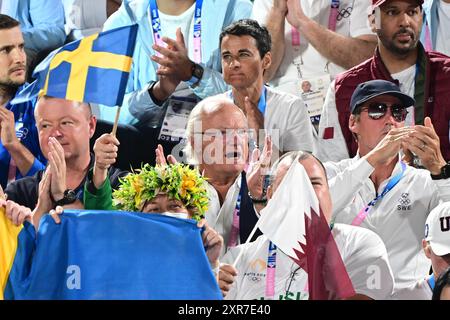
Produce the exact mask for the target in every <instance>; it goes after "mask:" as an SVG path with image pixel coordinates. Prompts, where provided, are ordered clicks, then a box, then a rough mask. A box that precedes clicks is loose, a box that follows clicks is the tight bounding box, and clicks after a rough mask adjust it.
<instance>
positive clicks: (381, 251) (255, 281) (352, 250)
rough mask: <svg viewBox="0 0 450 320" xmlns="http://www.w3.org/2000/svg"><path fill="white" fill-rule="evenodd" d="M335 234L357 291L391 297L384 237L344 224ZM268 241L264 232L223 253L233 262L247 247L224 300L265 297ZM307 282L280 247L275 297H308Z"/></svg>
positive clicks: (390, 274)
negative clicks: (251, 240)
mask: <svg viewBox="0 0 450 320" xmlns="http://www.w3.org/2000/svg"><path fill="white" fill-rule="evenodd" d="M332 234H333V236H334V239H335V241H336V245H337V247H338V250H339V252H340V254H341V257H342V261H343V262H344V265H345V268H346V269H347V273H348V275H349V277H350V280H351V281H352V284H353V287H354V289H355V292H356V293H357V294H363V295H366V296H369V297H371V298H372V299H376V300H379V299H386V298H388V297H389V296H390V295H391V294H392V290H393V288H394V278H393V275H392V271H391V268H390V266H389V263H388V258H387V252H386V248H385V246H384V244H383V242H382V241H381V239H380V238H379V237H378V236H377V235H376V234H375V233H373V232H371V231H369V230H367V229H363V228H357V227H353V226H348V225H342V224H335V225H334V228H333V231H332ZM269 242H270V241H269V240H268V239H267V238H266V237H265V236H264V235H262V236H260V237H259V238H258V239H257V240H256V241H254V242H252V243H249V244H247V245H241V246H238V247H235V248H233V249H231V250H230V251H229V252H228V253H227V254H226V255H225V256H224V258H223V259H222V260H221V261H222V262H225V263H229V264H232V263H233V262H234V260H235V259H236V257H237V256H238V254H239V252H240V250H245V251H244V253H243V255H242V257H241V259H240V260H239V262H238V264H237V266H236V268H237V270H238V275H237V276H236V278H235V282H234V283H233V285H232V287H231V289H230V291H229V293H228V294H227V296H226V297H225V299H227V300H239V299H243V300H251V299H257V300H263V299H265V296H264V295H265V289H266V268H267V255H268V247H269ZM307 283H308V275H307V274H306V273H305V271H303V269H300V268H299V266H298V265H297V264H296V263H294V262H293V260H292V259H291V258H289V257H288V256H287V255H285V254H284V253H282V252H281V251H280V250H277V256H276V270H275V297H274V299H275V300H307V299H308V297H309V294H308V287H307Z"/></svg>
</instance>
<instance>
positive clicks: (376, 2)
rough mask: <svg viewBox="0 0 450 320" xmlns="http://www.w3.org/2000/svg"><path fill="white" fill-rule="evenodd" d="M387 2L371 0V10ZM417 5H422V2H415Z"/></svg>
mask: <svg viewBox="0 0 450 320" xmlns="http://www.w3.org/2000/svg"><path fill="white" fill-rule="evenodd" d="M385 2H387V0H372V9H374V8H376V7H379V6H381V5H382V4H383V3H385ZM417 3H418V4H419V5H422V4H423V0H417Z"/></svg>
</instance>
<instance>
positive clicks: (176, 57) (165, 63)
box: [151, 28, 193, 81]
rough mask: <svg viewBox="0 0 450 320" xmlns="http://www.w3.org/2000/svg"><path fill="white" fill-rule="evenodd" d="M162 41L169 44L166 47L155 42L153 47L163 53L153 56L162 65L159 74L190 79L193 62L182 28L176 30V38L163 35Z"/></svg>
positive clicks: (179, 78) (180, 79) (181, 79)
mask: <svg viewBox="0 0 450 320" xmlns="http://www.w3.org/2000/svg"><path fill="white" fill-rule="evenodd" d="M162 41H164V42H165V43H166V44H167V47H166V48H164V47H162V46H159V45H157V44H154V45H153V47H152V48H153V49H154V50H155V51H157V52H158V53H159V54H160V55H161V56H157V55H153V56H152V57H151V59H152V60H153V61H155V62H156V63H158V64H159V65H160V66H161V68H159V69H158V71H157V72H156V73H157V74H158V76H167V77H172V78H174V79H177V80H179V81H187V80H189V79H190V78H191V77H192V66H193V62H192V61H191V60H190V59H189V56H188V50H187V48H186V45H185V44H184V36H183V33H182V32H181V29H180V28H178V29H177V31H176V40H173V39H170V38H167V37H163V38H162Z"/></svg>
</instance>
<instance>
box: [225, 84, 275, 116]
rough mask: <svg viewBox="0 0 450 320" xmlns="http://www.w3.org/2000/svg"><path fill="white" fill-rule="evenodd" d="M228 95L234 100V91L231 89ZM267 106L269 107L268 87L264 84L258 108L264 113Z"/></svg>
mask: <svg viewBox="0 0 450 320" xmlns="http://www.w3.org/2000/svg"><path fill="white" fill-rule="evenodd" d="M228 96H229V98H230V99H231V100H233V101H234V98H233V91H230V93H229V94H228ZM266 107H267V89H266V87H265V86H263V89H262V93H261V96H260V97H259V101H258V110H259V111H261V113H262V115H264V114H265V113H266Z"/></svg>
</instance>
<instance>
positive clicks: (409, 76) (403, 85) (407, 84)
mask: <svg viewBox="0 0 450 320" xmlns="http://www.w3.org/2000/svg"><path fill="white" fill-rule="evenodd" d="M391 76H392V79H395V80H398V82H399V84H400V91H401V92H403V93H405V94H407V95H408V96H410V97H414V93H415V88H416V82H415V80H416V65H415V64H414V65H412V66H411V67H409V68H407V69H405V70H403V71H400V72H397V73H393V74H392V75H391ZM414 123H415V120H414V106H410V107H409V108H408V115H407V116H406V119H405V126H412V125H414Z"/></svg>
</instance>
